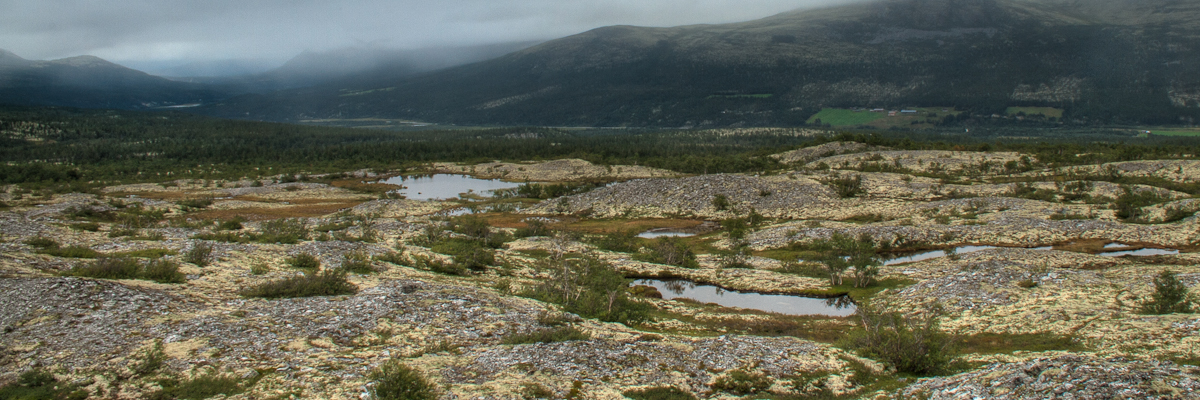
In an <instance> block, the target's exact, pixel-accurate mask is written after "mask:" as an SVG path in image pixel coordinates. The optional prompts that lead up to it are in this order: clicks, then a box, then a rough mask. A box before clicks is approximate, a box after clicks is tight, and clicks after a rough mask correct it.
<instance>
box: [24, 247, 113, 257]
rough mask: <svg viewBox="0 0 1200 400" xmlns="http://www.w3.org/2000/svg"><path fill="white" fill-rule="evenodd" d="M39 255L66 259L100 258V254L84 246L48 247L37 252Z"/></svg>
mask: <svg viewBox="0 0 1200 400" xmlns="http://www.w3.org/2000/svg"><path fill="white" fill-rule="evenodd" d="M37 252H38V253H41V254H45V255H50V256H55V257H66V258H96V257H100V252H98V251H95V250H92V249H89V248H87V247H83V246H67V247H48V248H44V249H41V250H38V251H37Z"/></svg>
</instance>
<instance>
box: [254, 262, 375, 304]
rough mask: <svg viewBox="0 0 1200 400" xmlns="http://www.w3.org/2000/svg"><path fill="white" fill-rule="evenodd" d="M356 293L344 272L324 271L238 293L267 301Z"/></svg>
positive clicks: (355, 287)
mask: <svg viewBox="0 0 1200 400" xmlns="http://www.w3.org/2000/svg"><path fill="white" fill-rule="evenodd" d="M354 293H358V286H355V285H354V284H353V283H350V281H347V280H346V272H345V271H342V270H329V269H327V270H324V271H320V272H315V273H312V272H309V273H304V274H303V275H299V276H292V277H288V278H283V279H279V280H275V281H269V282H263V283H261V284H258V285H255V286H251V287H248V288H245V289H242V290H240V291H239V292H238V294H240V295H241V296H243V297H261V298H268V299H276V298H293V297H311V296H338V295H344V294H354Z"/></svg>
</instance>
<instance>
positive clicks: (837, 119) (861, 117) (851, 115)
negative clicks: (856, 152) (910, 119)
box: [808, 108, 887, 126]
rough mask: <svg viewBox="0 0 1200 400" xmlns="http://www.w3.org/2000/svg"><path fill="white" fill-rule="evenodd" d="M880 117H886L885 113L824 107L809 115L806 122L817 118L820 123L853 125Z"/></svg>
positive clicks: (812, 121)
mask: <svg viewBox="0 0 1200 400" xmlns="http://www.w3.org/2000/svg"><path fill="white" fill-rule="evenodd" d="M882 118H887V113H884V112H870V111H852V110H847V109H843V108H826V109H823V110H821V112H819V113H817V115H813V116H811V117H809V118H808V123H810V124H811V123H814V122H816V120H818V119H819V120H821V123H823V124H829V125H833V126H855V125H863V124H867V123H870V122H872V121H875V120H879V119H882Z"/></svg>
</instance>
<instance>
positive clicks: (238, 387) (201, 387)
mask: <svg viewBox="0 0 1200 400" xmlns="http://www.w3.org/2000/svg"><path fill="white" fill-rule="evenodd" d="M256 382H257V380H249V381H246V382H243V381H242V380H240V379H238V378H236V377H233V376H229V375H216V374H211V375H200V376H196V377H193V378H191V379H187V380H178V379H173V378H172V379H163V380H160V381H158V382H157V383H158V385H159V386H161V387H162V389H161V390H159V391H157V392H154V393H151V394H150V395H149V396H148V397H147V398H148V399H150V400H171V399H181V400H182V399H186V400H200V399H207V398H209V397H213V396H217V395H225V396H235V395H238V394H241V393H243V392H245V391H246V389H247V388H249V387H250V386H254V384H255V383H256Z"/></svg>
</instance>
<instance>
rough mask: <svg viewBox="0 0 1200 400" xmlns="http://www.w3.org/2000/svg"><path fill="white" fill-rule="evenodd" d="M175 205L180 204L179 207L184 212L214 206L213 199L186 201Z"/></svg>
mask: <svg viewBox="0 0 1200 400" xmlns="http://www.w3.org/2000/svg"><path fill="white" fill-rule="evenodd" d="M175 204H178V205H179V207H181V208H183V210H184V211H192V210H200V209H205V208H208V206H211V205H213V199H212V198H200V199H184V200H180V201H177V202H175Z"/></svg>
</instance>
